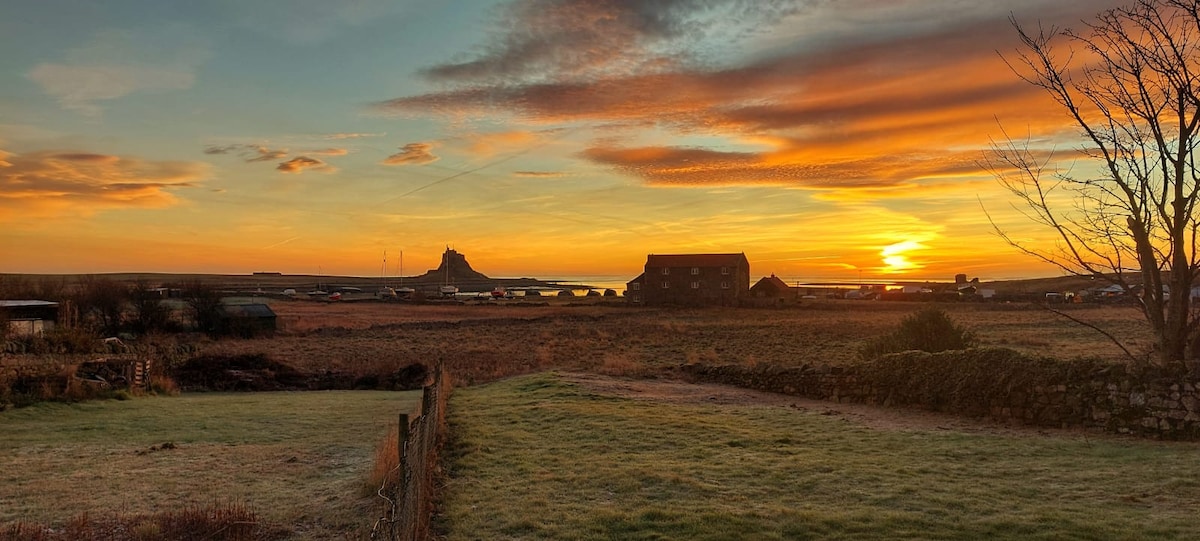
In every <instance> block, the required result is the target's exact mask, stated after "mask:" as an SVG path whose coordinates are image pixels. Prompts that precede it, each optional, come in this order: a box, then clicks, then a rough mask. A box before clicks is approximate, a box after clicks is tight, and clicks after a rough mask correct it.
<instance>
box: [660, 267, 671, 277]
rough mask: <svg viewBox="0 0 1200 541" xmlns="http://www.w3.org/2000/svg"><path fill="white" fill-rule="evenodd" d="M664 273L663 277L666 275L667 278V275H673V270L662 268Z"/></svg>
mask: <svg viewBox="0 0 1200 541" xmlns="http://www.w3.org/2000/svg"><path fill="white" fill-rule="evenodd" d="M662 273H663V275H664V276H665V275H668V274H671V268H670V267H663V268H662Z"/></svg>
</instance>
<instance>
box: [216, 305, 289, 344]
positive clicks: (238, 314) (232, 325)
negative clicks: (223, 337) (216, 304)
mask: <svg viewBox="0 0 1200 541" xmlns="http://www.w3.org/2000/svg"><path fill="white" fill-rule="evenodd" d="M275 322H276V316H275V311H274V310H271V307H270V306H267V305H265V304H261V303H256V304H222V305H221V306H220V308H218V314H217V329H216V331H217V334H232V335H236V336H255V335H258V334H270V333H273V332H275V326H276V324H275Z"/></svg>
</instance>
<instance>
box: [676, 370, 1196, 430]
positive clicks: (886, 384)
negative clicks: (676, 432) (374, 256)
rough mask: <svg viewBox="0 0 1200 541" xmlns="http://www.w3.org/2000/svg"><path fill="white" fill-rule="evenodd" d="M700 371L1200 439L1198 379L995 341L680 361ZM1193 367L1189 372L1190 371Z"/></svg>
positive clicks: (762, 383)
mask: <svg viewBox="0 0 1200 541" xmlns="http://www.w3.org/2000/svg"><path fill="white" fill-rule="evenodd" d="M682 369H683V371H684V372H685V373H687V374H690V375H691V376H692V377H693V378H695V379H697V380H701V381H708V382H717V383H725V384H731V385H737V386H740V387H746V388H752V389H759V390H764V391H771V392H777V393H784V394H792V395H797V396H804V397H808V398H815V399H821V400H832V401H834V402H852V403H865V404H875V405H881V406H907V407H919V408H925V409H930V410H934V411H943V412H948V413H954V414H960V415H966V416H974V417H989V418H992V419H996V420H1001V421H1009V422H1017V423H1022V424H1029V425H1036V426H1047V427H1064V428H1069V427H1082V428H1099V429H1104V430H1107V431H1110V432H1116V433H1125V434H1138V435H1144V436H1151V437H1158V438H1164V439H1189V440H1196V439H1200V381H1198V380H1197V379H1196V378H1195V377H1194V376H1190V377H1189V376H1178V375H1169V374H1166V373H1163V372H1162V371H1156V370H1153V369H1143V370H1131V369H1127V368H1126V367H1124V366H1118V365H1106V364H1103V363H1101V362H1099V361H1089V360H1077V361H1059V360H1055V359H1045V358H1031V357H1026V356H1023V355H1021V354H1019V353H1016V352H1013V351H1010V350H1003V349H979V350H967V351H953V352H943V353H925V352H919V351H909V352H903V353H897V354H892V355H886V356H884V357H881V358H879V359H876V360H874V361H869V362H863V363H859V364H856V365H852V366H822V365H807V366H798V367H779V366H756V367H746V366H734V365H723V366H712V365H701V364H688V365H684V366H683V367H682ZM1193 373H1194V372H1193Z"/></svg>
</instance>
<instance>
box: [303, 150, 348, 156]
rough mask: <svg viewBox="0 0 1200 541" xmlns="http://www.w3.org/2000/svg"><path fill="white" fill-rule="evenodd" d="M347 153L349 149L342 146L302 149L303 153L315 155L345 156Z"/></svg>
mask: <svg viewBox="0 0 1200 541" xmlns="http://www.w3.org/2000/svg"><path fill="white" fill-rule="evenodd" d="M349 153H350V151H349V150H346V149H344V148H320V149H316V150H305V151H304V154H316V155H317V156H345V155H347V154H349Z"/></svg>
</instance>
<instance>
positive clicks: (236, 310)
mask: <svg viewBox="0 0 1200 541" xmlns="http://www.w3.org/2000/svg"><path fill="white" fill-rule="evenodd" d="M221 314H222V315H224V316H226V317H257V318H266V317H275V311H274V310H271V307H270V306H267V305H265V304H222V305H221Z"/></svg>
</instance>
